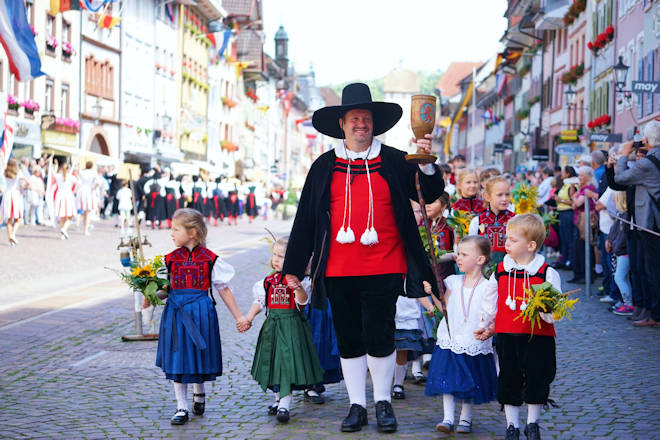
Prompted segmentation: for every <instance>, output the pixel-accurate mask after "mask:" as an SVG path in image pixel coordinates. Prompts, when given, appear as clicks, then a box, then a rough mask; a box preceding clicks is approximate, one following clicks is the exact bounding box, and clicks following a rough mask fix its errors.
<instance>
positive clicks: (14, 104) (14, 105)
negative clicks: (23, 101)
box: [7, 95, 19, 111]
mask: <svg viewBox="0 0 660 440" xmlns="http://www.w3.org/2000/svg"><path fill="white" fill-rule="evenodd" d="M18 106H19V104H18V101H17V100H16V98H15V97H14V95H7V108H8V109H9V110H13V111H17V110H18Z"/></svg>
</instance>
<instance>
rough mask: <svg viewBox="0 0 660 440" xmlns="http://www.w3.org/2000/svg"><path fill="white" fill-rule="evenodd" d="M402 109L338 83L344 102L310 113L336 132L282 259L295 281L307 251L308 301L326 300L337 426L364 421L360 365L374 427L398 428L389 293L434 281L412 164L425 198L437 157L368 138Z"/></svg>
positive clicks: (436, 180) (424, 147) (438, 188)
mask: <svg viewBox="0 0 660 440" xmlns="http://www.w3.org/2000/svg"><path fill="white" fill-rule="evenodd" d="M401 113H402V110H401V107H400V106H399V105H397V104H393V103H386V102H374V101H372V99H371V93H370V91H369V87H368V86H367V85H365V84H362V83H356V84H349V85H348V86H346V87H345V88H344V90H343V92H342V105H340V106H332V107H325V108H322V109H320V110H317V111H316V112H315V113H314V116H313V118H312V123H313V125H314V128H316V129H317V130H318V131H319V132H321V133H323V134H325V135H328V136H331V137H334V138H337V139H341V141H340V142H339V143H338V144H337V145H336V146H335V148H334V149H332V150H330V151H328V152H327V153H325V154H323V155H321V156H320V157H319V158H318V159H317V160H316V161H315V162H314V164H313V165H312V167H311V169H310V170H309V173H308V175H307V179H306V181H305V186H304V188H303V191H302V195H301V198H300V204H299V206H298V212H297V214H296V218H295V221H294V223H293V228H292V230H291V235H290V237H289V245H288V248H287V252H286V258H285V261H284V267H283V272H284V273H285V274H287V282H288V284H289V286H291V287H294V288H295V287H297V286H299V285H300V279H301V278H302V277H303V275H304V273H305V269H306V267H307V263H308V262H309V259H310V257H311V258H312V268H311V269H312V304H313V307H316V308H325V307H326V304H327V299H329V300H330V305H331V308H332V317H333V321H334V325H335V332H336V334H337V341H338V345H339V354H340V356H341V366H342V372H343V375H344V382H345V384H346V389H347V391H348V396H349V399H350V403H351V407H350V411H349V413H348V416H347V417H346V418H345V419H344V421H343V423H342V426H341V430H342V431H346V432H351V431H359V430H360V429H362V426H364V425H366V424H367V410H366V375H367V369H369V371H370V374H371V379H372V382H373V390H374V401H375V402H376V419H377V422H378V429H379V431H381V432H394V431H396V429H397V422H396V418H395V417H394V411H393V410H392V405H391V404H390V390H391V386H392V379H393V376H394V365H395V356H396V352H395V347H394V329H395V325H394V315H395V312H396V300H397V297H398V295H400V294H404V292H405V294H406V295H407V296H409V297H415V298H418V297H422V296H425V294H424V291H423V287H422V281H428V282H430V283H431V284H432V285H433V286H435V284H436V283H435V282H431V281H432V280H433V272H432V269H431V265H430V263H429V261H428V258H427V256H426V253H425V251H424V246H423V245H422V241H421V239H420V236H419V232H418V229H417V224H416V222H415V218H414V215H413V212H412V209H411V206H410V199H413V200H417V190H416V187H415V173H416V172H417V171H418V170H419V168H421V169H422V172H421V173H420V176H419V182H420V186H421V189H422V193H423V196H424V199H425V200H427V201H433V200H435V199H437V198H438V197H439V196H440V194H441V193H442V191H443V190H444V181H443V178H442V173H441V172H440V171H439V169H438V168H437V166H436V165H435V164H427V165H423V166H422V165H420V167H419V168H418V167H417V166H415V165H412V164H409V163H407V162H406V160H405V153H404V152H403V151H400V150H397V149H395V148H392V147H388V146H386V145H383V144H381V143H380V141H379V140H378V139H376V138H374V136H378V135H380V134H382V133H385V132H386V131H387V130H389V129H390V128H392V127H393V126H394V125H395V124H396V123H397V122H398V120H399V119H400V118H401ZM417 146H418V148H419V150H420V152H424V153H428V152H430V149H431V141H430V136H427V139H418V140H417ZM404 281H405V288H404ZM434 288H435V287H434ZM436 293H437V292H436ZM326 298H327V299H326Z"/></svg>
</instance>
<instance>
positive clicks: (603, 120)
mask: <svg viewBox="0 0 660 440" xmlns="http://www.w3.org/2000/svg"><path fill="white" fill-rule="evenodd" d="M611 123H612V118H611V117H610V115H607V114H604V115H600V116H599V117H597V118H595V119H593V120H591V121H589V122H587V128H588V129H589V130H599V129H601V128H605V127H607V126H609V125H610V124H611Z"/></svg>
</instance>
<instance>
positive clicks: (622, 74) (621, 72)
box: [614, 55, 630, 93]
mask: <svg viewBox="0 0 660 440" xmlns="http://www.w3.org/2000/svg"><path fill="white" fill-rule="evenodd" d="M628 69H630V66H626V65H625V64H623V57H622V56H621V55H619V62H618V63H616V65H615V66H614V74H615V75H616V91H617V92H618V93H623V92H625V90H624V88H625V87H626V76H628Z"/></svg>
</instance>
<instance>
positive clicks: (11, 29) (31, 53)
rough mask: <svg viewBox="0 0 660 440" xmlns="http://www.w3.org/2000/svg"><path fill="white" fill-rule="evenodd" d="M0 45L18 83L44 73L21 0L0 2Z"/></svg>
mask: <svg viewBox="0 0 660 440" xmlns="http://www.w3.org/2000/svg"><path fill="white" fill-rule="evenodd" d="M0 43H2V46H3V47H4V48H5V52H6V53H7V58H8V59H9V70H10V71H11V73H13V74H14V76H16V78H17V79H18V80H19V81H30V80H31V79H34V78H36V77H38V76H40V75H43V74H44V73H43V72H42V71H41V60H40V59H39V51H38V50H37V44H36V43H35V42H34V34H33V33H32V28H30V24H29V23H28V21H27V13H26V12H25V3H24V2H23V0H6V1H0Z"/></svg>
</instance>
